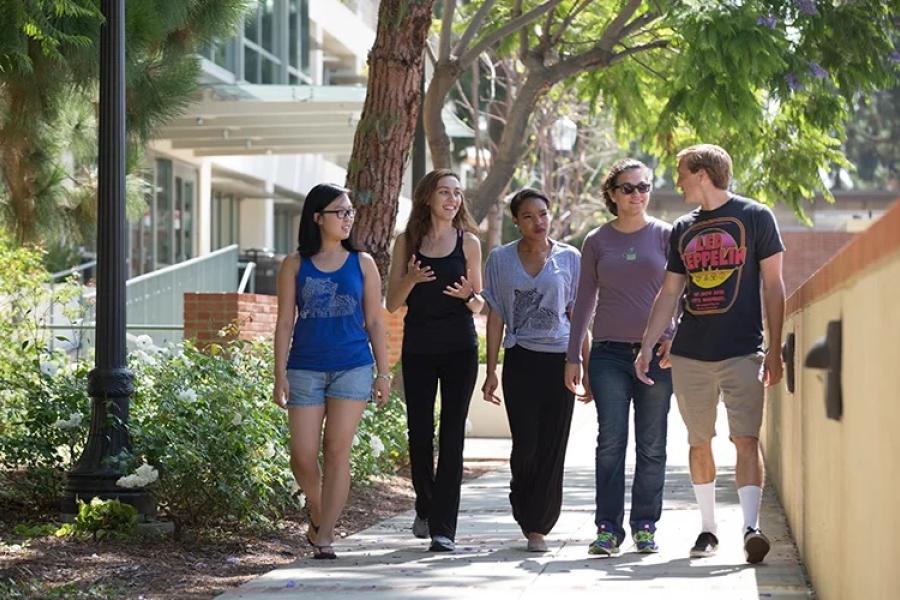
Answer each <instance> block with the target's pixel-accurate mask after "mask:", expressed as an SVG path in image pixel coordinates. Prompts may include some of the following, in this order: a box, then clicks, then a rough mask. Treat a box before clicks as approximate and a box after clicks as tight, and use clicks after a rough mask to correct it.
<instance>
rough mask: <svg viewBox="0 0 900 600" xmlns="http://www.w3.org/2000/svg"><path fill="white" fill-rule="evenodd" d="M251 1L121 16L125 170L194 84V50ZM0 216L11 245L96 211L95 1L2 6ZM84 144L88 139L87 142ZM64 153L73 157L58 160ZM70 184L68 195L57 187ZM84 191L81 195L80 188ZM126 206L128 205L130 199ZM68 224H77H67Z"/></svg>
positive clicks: (72, 229)
mask: <svg viewBox="0 0 900 600" xmlns="http://www.w3.org/2000/svg"><path fill="white" fill-rule="evenodd" d="M249 4H250V0H187V1H183V2H170V1H167V0H142V1H140V2H129V3H128V9H127V10H126V11H125V18H126V22H125V40H126V45H127V48H126V61H127V62H126V90H127V93H126V111H127V119H126V120H127V126H128V141H129V148H128V156H127V160H128V163H127V164H128V170H129V171H131V172H133V171H135V170H136V168H137V167H138V166H139V164H140V159H141V148H142V146H143V144H144V143H146V141H147V140H148V139H149V138H150V136H151V135H152V133H153V130H154V129H155V128H156V127H158V126H159V125H160V124H161V123H163V122H164V121H166V120H167V119H169V118H171V117H173V116H175V115H177V114H178V113H179V112H180V111H181V110H182V109H183V108H184V106H185V105H186V104H187V103H188V102H189V101H190V99H191V98H192V95H193V94H194V92H195V91H196V88H197V75H198V72H199V66H198V64H199V63H198V58H197V51H198V49H199V48H201V47H202V46H203V45H204V44H206V43H208V42H209V41H210V40H212V39H213V38H215V37H216V36H221V35H223V34H226V33H230V32H231V31H232V30H233V28H234V26H235V25H236V23H237V22H238V19H239V18H240V16H241V14H243V12H245V11H246V9H247V7H248V5H249ZM0 10H2V11H3V12H2V14H3V15H4V19H3V21H2V24H0V138H2V139H3V140H4V144H3V148H0V158H2V157H3V155H10V156H16V157H18V158H17V159H16V160H0V176H2V178H0V182H2V184H4V185H0V209H2V210H0V217H2V220H3V221H5V223H6V224H7V225H8V226H9V227H10V229H12V230H14V231H15V237H16V239H17V240H18V241H20V242H23V241H36V240H40V239H54V238H60V237H61V238H69V237H72V235H73V234H74V233H79V229H81V230H83V231H80V233H81V234H82V239H84V240H86V241H90V240H91V238H92V236H91V235H89V234H88V235H85V233H86V232H89V228H86V227H84V224H85V222H88V223H92V222H93V217H94V213H95V210H94V209H93V208H92V205H93V204H94V203H93V199H94V198H95V197H96V175H95V174H94V173H93V164H94V161H95V154H94V153H95V151H96V123H95V122H94V118H93V115H94V111H95V103H96V100H97V83H98V72H99V69H98V65H99V34H100V23H101V21H102V15H101V14H100V10H99V3H98V2H97V1H96V0H34V1H29V2H19V1H16V0H0ZM85 140H87V142H85ZM67 153H68V155H69V157H70V158H71V160H64V159H63V157H64V156H66V154H67ZM66 180H69V181H74V182H75V183H76V185H75V189H74V190H72V189H66V188H65V187H64V186H63V185H62V184H63V182H64V181H66ZM81 188H86V189H81ZM132 204H133V202H132ZM73 223H74V224H76V225H77V226H73Z"/></svg>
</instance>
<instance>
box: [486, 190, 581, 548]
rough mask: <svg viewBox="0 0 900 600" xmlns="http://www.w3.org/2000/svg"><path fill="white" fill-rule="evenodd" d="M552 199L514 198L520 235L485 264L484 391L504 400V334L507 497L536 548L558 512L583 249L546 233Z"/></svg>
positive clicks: (531, 193) (525, 194)
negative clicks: (569, 351)
mask: <svg viewBox="0 0 900 600" xmlns="http://www.w3.org/2000/svg"><path fill="white" fill-rule="evenodd" d="M549 205H550V201H549V200H548V199H547V197H546V196H545V195H544V194H542V193H541V192H539V191H537V190H533V189H529V188H525V189H523V190H521V191H519V192H518V193H517V194H516V195H515V196H513V198H512V201H511V202H510V206H509V208H510V211H511V212H512V217H513V222H514V223H515V225H516V227H518V228H519V232H520V233H521V234H522V237H521V238H520V239H518V240H516V241H514V242H511V243H509V244H506V245H504V246H500V247H499V248H495V249H494V250H493V251H492V252H491V254H490V256H489V257H488V260H487V264H486V265H485V288H484V297H485V300H487V303H488V307H489V312H488V323H487V378H486V380H485V383H484V386H483V387H482V391H483V392H484V399H485V400H486V401H488V402H492V403H494V404H500V399H499V398H498V397H497V396H495V395H494V392H495V391H496V390H497V386H498V381H497V374H496V372H495V371H496V368H497V356H498V354H499V351H500V345H501V339H502V343H503V347H504V348H505V357H504V360H503V396H504V398H505V399H506V414H507V416H508V418H509V428H510V431H511V432H512V444H513V445H512V455H511V457H510V470H511V471H512V480H511V481H510V486H509V487H510V493H509V501H510V504H512V510H513V517H515V519H516V522H517V523H518V524H519V526H520V527H521V528H522V533H524V534H525V537H526V538H528V550H530V551H533V552H545V551H546V550H547V544H546V542H545V541H544V536H545V535H547V533H549V532H550V530H551V529H552V528H553V526H554V525H555V524H556V520H557V519H558V518H559V512H560V508H561V506H562V474H563V459H564V458H565V454H566V443H567V442H568V439H569V425H570V423H571V421H572V407H573V404H574V394H573V393H572V392H570V391H569V390H567V389H566V387H565V385H564V384H563V371H564V369H565V361H566V359H565V356H566V355H565V352H566V347H567V345H568V341H569V309H570V308H571V306H572V303H573V301H574V299H575V286H576V283H577V282H578V269H579V260H580V259H579V253H578V250H576V249H575V248H573V247H572V246H569V245H568V244H563V243H560V242H556V241H554V240H551V239H550V238H549V237H547V234H548V231H549V227H550V210H549ZM504 329H505V330H506V335H505V336H504Z"/></svg>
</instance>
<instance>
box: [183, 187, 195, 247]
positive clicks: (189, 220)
mask: <svg viewBox="0 0 900 600" xmlns="http://www.w3.org/2000/svg"><path fill="white" fill-rule="evenodd" d="M181 228H182V230H183V231H184V257H185V258H193V257H194V182H193V181H186V182H185V184H184V210H183V211H182V213H181Z"/></svg>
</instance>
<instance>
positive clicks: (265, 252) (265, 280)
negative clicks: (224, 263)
mask: <svg viewBox="0 0 900 600" xmlns="http://www.w3.org/2000/svg"><path fill="white" fill-rule="evenodd" d="M238 258H239V260H240V261H241V262H254V263H256V270H255V271H254V273H253V278H254V285H255V289H254V292H255V293H257V294H269V295H270V296H275V295H276V294H277V293H278V291H277V281H278V267H279V266H280V265H281V261H282V259H283V258H284V257H283V256H281V255H278V254H275V252H274V251H272V250H270V249H268V248H249V249H247V250H244V251H243V252H242V253H241V255H240V256H239V257H238Z"/></svg>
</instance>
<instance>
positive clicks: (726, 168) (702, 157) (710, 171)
mask: <svg viewBox="0 0 900 600" xmlns="http://www.w3.org/2000/svg"><path fill="white" fill-rule="evenodd" d="M676 158H677V159H678V164H681V163H682V162H684V166H686V167H687V168H688V170H689V171H690V172H691V173H696V172H697V171H699V170H700V169H703V170H704V171H706V174H707V175H709V179H710V181H712V183H713V185H714V186H716V187H717V188H719V189H720V190H727V189H728V186H729V185H730V184H731V173H732V170H731V157H730V156H729V155H728V152H726V151H725V149H724V148H722V147H720V146H716V145H715V144H697V145H695V146H690V147H688V148H685V149H684V150H682V151H681V152H679V153H678V156H677V157H676Z"/></svg>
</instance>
